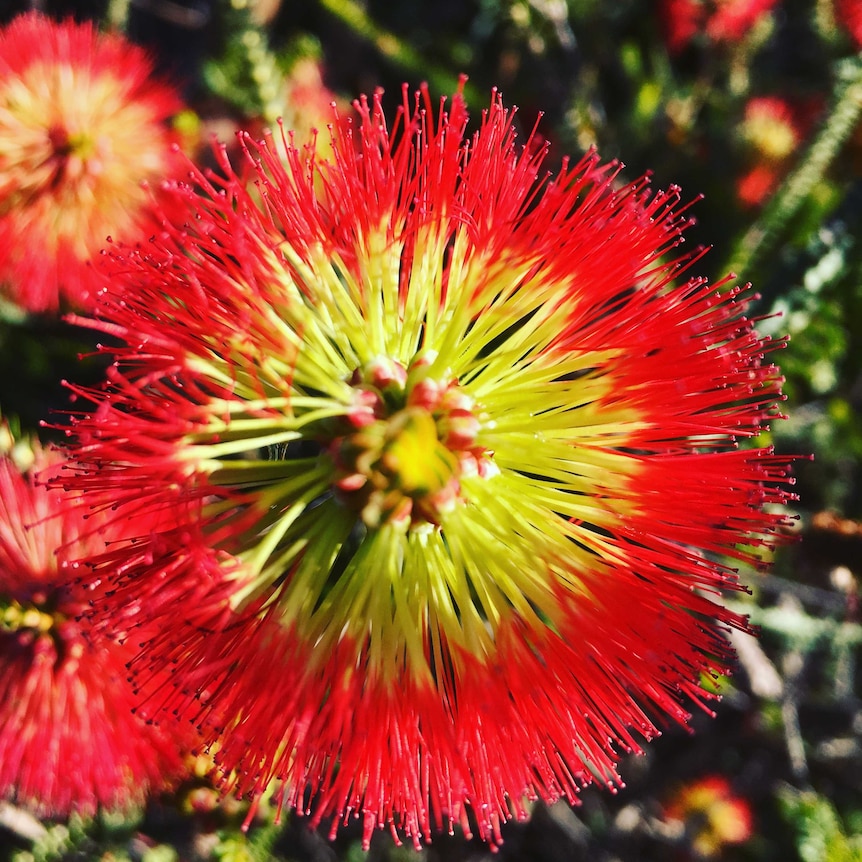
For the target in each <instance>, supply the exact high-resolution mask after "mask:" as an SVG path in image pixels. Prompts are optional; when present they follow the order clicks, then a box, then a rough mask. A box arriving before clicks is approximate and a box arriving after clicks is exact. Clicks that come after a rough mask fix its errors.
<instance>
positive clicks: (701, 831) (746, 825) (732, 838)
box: [664, 775, 753, 859]
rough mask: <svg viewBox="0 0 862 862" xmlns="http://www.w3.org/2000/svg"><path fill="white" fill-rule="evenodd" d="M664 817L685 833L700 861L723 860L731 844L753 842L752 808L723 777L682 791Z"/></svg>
mask: <svg viewBox="0 0 862 862" xmlns="http://www.w3.org/2000/svg"><path fill="white" fill-rule="evenodd" d="M664 817H665V819H666V820H668V821H677V822H679V823H681V824H682V825H683V828H684V829H685V832H686V835H687V838H688V843H689V845H690V847H691V849H692V850H694V852H695V853H696V854H697V858H698V859H713V858H715V857H717V856H720V855H721V853H722V851H723V850H724V848H725V847H726V846H727V845H728V844H741V843H743V842H744V841H747V840H748V839H749V838H751V835H752V832H753V817H752V812H751V805H750V804H749V802H748V801H747V800H746V799H744V798H743V797H742V796H739V795H738V794H736V793H735V792H734V790H733V788H732V787H731V785H730V782H729V781H728V780H727V779H726V778H724V777H723V776H721V775H709V776H707V777H705V778H700V779H698V780H697V781H693V782H691V783H690V784H687V785H685V786H684V787H682V788H680V789H679V791H678V792H677V793H676V794H675V795H674V797H673V798H672V799H671V800H670V802H668V804H667V805H666V806H665V811H664Z"/></svg>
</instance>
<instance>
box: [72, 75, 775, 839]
mask: <svg viewBox="0 0 862 862" xmlns="http://www.w3.org/2000/svg"><path fill="white" fill-rule="evenodd" d="M357 108H358V113H359V116H358V120H357V118H354V117H344V118H341V119H340V120H339V121H338V122H337V123H335V125H334V137H333V141H332V145H331V146H332V150H331V152H332V153H333V156H332V159H331V160H321V159H319V158H317V157H316V156H315V155H314V153H313V151H309V150H308V149H303V150H297V149H294V148H293V147H291V146H290V145H289V144H286V143H285V142H284V140H282V139H278V140H276V139H274V138H273V137H272V136H267V137H266V138H265V139H264V140H262V141H260V142H256V141H253V140H252V139H250V138H249V137H248V136H246V138H245V141H244V143H245V148H246V157H247V159H248V163H249V164H250V165H251V166H252V167H253V168H254V171H255V175H256V188H255V189H254V190H253V192H252V191H250V190H249V189H248V188H247V187H246V186H245V185H244V184H243V182H242V181H241V180H240V179H239V178H238V176H237V174H236V173H234V170H233V168H232V167H231V165H230V164H228V163H227V160H226V159H225V160H223V161H222V168H223V174H224V176H225V177H226V179H224V180H223V181H219V182H220V184H219V185H218V186H216V185H212V184H211V182H212V183H215V182H216V181H215V180H212V181H208V180H207V179H206V178H205V177H204V176H202V175H199V176H198V177H197V185H198V187H199V188H201V189H203V193H201V192H199V191H196V190H195V189H192V188H187V187H184V186H181V185H176V186H175V188H174V197H175V201H174V204H175V205H177V206H181V205H182V206H185V207H186V210H187V216H186V218H185V219H183V220H182V224H183V225H184V226H183V227H182V228H179V227H177V225H179V224H180V223H181V222H180V221H177V220H174V221H172V222H168V221H166V223H165V228H164V230H163V231H162V232H161V233H160V234H159V235H157V236H156V237H155V239H154V241H153V242H151V243H148V244H147V245H146V246H145V247H142V248H116V247H115V248H114V249H113V251H112V252H111V254H110V255H109V257H108V258H107V260H106V266H107V277H109V278H111V279H112V281H114V282H115V283H116V284H118V285H119V288H120V291H121V294H120V293H119V292H111V293H106V294H105V295H104V296H103V297H101V300H100V303H99V306H98V309H97V312H96V315H95V317H94V318H92V319H80V320H79V322H80V323H82V324H84V325H89V326H92V327H94V328H96V329H101V330H104V331H105V332H109V333H110V334H111V336H112V338H113V339H114V340H115V343H116V341H117V340H118V341H119V343H120V346H118V347H112V348H105V349H106V350H107V351H108V352H109V353H111V354H113V356H114V358H115V361H114V363H113V366H112V368H111V373H110V375H109V381H108V382H107V383H106V386H105V388H104V389H102V390H96V391H88V390H83V389H81V390H78V394H79V395H80V396H81V397H82V398H88V399H91V400H92V401H93V402H95V407H94V410H93V412H92V413H91V414H90V415H86V414H83V415H80V416H78V417H77V418H76V420H75V423H76V429H75V435H76V443H75V445H74V447H73V449H74V452H75V458H76V461H78V462H79V466H77V467H76V468H75V469H74V470H73V471H72V472H71V473H70V474H69V475H68V476H67V477H65V478H64V480H63V482H64V484H65V485H66V486H67V487H69V488H74V489H77V490H79V491H86V493H87V494H88V499H90V500H91V501H92V504H93V505H95V506H97V507H101V506H103V505H104V506H113V507H115V508H116V509H117V512H118V516H119V515H123V516H125V517H133V516H135V515H136V514H141V515H143V514H146V513H148V512H161V513H169V514H168V517H169V518H170V519H171V520H172V522H173V524H174V526H173V527H172V528H170V529H164V530H161V531H158V532H153V533H152V534H150V535H148V536H142V537H141V539H140V541H138V542H136V543H135V544H134V545H128V546H124V547H122V548H118V549H116V551H111V552H110V553H106V554H105V555H104V557H103V558H102V560H101V562H99V563H97V564H96V565H95V566H94V569H93V573H92V579H93V582H94V598H95V601H96V603H97V605H101V606H102V608H103V609H104V610H105V611H106V612H108V613H109V614H111V615H120V617H121V618H123V619H128V621H129V624H132V623H134V621H135V619H136V618H137V617H140V618H141V619H142V620H144V621H152V620H154V619H162V620H164V623H163V624H162V626H161V631H160V633H159V634H158V635H156V636H154V637H152V638H150V639H149V640H148V642H147V644H146V647H145V648H144V649H143V650H142V652H141V654H140V657H139V659H138V660H137V662H136V665H135V667H136V672H137V673H138V674H139V676H140V679H141V680H142V684H144V685H146V684H147V683H146V680H147V676H148V674H149V673H150V672H152V671H153V670H154V669H157V668H160V667H161V666H163V665H164V664H165V663H169V664H170V666H171V667H173V668H174V669H175V674H176V689H175V692H174V694H173V695H172V696H171V695H170V693H169V692H166V691H164V690H162V691H161V692H160V697H162V698H163V699H166V700H168V701H172V705H173V706H175V707H176V708H178V709H180V710H184V711H186V713H187V714H190V715H191V716H192V717H193V718H194V719H195V720H196V721H200V722H202V723H203V724H204V725H205V726H209V728H210V733H212V734H213V736H215V735H218V736H219V738H220V742H219V749H218V753H217V759H218V761H219V762H220V764H221V765H222V766H223V767H224V769H225V771H226V772H230V771H231V770H234V769H236V770H237V773H236V780H235V787H236V789H237V790H238V791H240V792H243V793H246V792H248V793H251V794H256V793H260V792H261V791H262V790H263V789H264V788H265V787H266V786H267V784H268V783H269V781H270V780H271V779H272V778H278V779H281V780H282V781H283V786H282V790H281V791H280V798H281V802H282V804H285V805H287V806H291V807H295V808H297V809H298V810H299V811H307V810H310V811H312V812H313V819H314V820H315V821H319V820H320V818H322V817H324V816H327V815H331V814H334V815H335V816H336V824H337V821H338V820H339V819H341V818H347V817H349V816H359V817H361V818H362V819H363V821H364V824H365V838H366V841H367V840H368V839H369V838H370V835H371V833H372V831H373V830H374V829H375V828H377V827H385V826H387V825H388V826H390V827H392V828H393V829H394V830H397V829H399V828H400V829H403V830H405V831H406V832H407V834H408V835H409V836H411V837H412V838H413V839H414V840H415V841H419V840H420V838H421V837H423V836H427V835H429V833H430V832H431V830H432V829H434V828H440V827H442V828H451V826H452V824H453V823H457V822H459V821H460V822H461V823H463V825H464V827H465V828H466V829H469V828H470V817H469V814H468V811H469V810H472V812H473V815H474V817H475V823H476V824H477V826H478V831H479V833H480V834H481V835H482V836H483V837H484V838H485V839H487V840H490V841H496V840H499V837H500V836H499V826H500V823H501V821H503V820H505V819H507V818H508V817H511V816H513V815H514V816H518V817H522V816H525V815H526V802H525V800H529V799H535V798H539V797H540V798H543V799H546V800H553V799H557V798H560V797H565V798H567V799H570V800H573V799H574V798H575V796H576V794H577V792H578V790H579V788H580V787H581V786H583V785H584V784H586V783H588V782H590V781H592V780H598V781H600V782H601V783H604V784H608V785H613V784H615V783H618V782H619V777H618V775H617V772H616V762H617V758H618V753H619V752H620V751H621V750H622V751H637V750H639V749H640V746H641V742H640V741H639V740H643V739H644V738H646V739H649V738H650V737H652V736H653V735H654V734H655V733H656V732H657V727H658V725H659V724H660V723H661V722H662V721H664V720H666V719H668V718H670V719H671V720H675V721H677V722H680V723H686V722H687V720H688V718H689V714H688V709H689V701H690V699H693V700H694V701H696V702H702V701H703V700H705V699H706V698H708V697H709V695H708V694H707V693H705V692H704V691H703V690H702V689H701V687H700V684H699V680H700V679H701V674H704V673H705V674H721V673H724V672H725V671H726V670H727V668H728V664H729V662H730V660H731V654H730V649H729V647H728V645H727V642H726V640H725V637H724V631H725V629H726V628H727V626H737V627H745V622H744V620H743V619H741V618H740V617H738V616H736V615H734V614H733V613H731V612H729V611H728V610H727V609H726V608H724V607H723V606H722V605H721V604H720V603H716V602H715V601H714V600H713V598H711V597H710V595H712V596H715V595H716V594H717V593H719V592H720V591H722V590H724V589H726V588H728V589H739V588H740V587H739V585H738V583H737V580H736V577H735V574H734V571H733V569H732V568H731V567H730V565H729V563H728V560H729V559H733V558H735V559H739V560H743V561H749V560H751V559H752V558H753V556H754V554H753V553H752V550H753V549H757V548H758V546H763V545H769V544H771V543H772V542H773V541H774V538H775V532H776V531H777V530H778V529H779V528H780V526H781V525H782V523H783V516H782V515H780V514H777V513H775V512H773V511H772V508H771V506H772V504H774V503H781V502H782V501H784V500H785V499H787V496H788V494H787V492H786V491H785V490H784V489H783V484H784V483H785V482H786V471H787V459H785V458H782V457H778V456H775V455H773V454H772V453H771V452H770V451H768V450H765V449H758V448H754V447H750V446H746V447H739V446H738V441H739V440H745V439H747V438H751V437H754V436H756V435H757V434H758V433H759V432H760V430H761V429H762V428H763V427H764V425H765V424H766V423H768V422H769V421H770V419H771V418H773V417H775V416H777V415H778V413H777V409H776V403H777V402H778V400H779V399H780V397H781V395H780V384H781V378H780V376H779V372H778V370H777V369H776V367H775V366H773V365H770V364H769V363H768V362H765V361H764V355H765V354H766V353H767V352H768V351H769V350H770V349H771V348H772V347H773V346H774V345H772V344H770V342H769V341H768V340H767V339H764V338H761V337H760V336H759V335H758V334H757V333H756V332H755V330H754V328H753V325H752V322H751V321H750V320H749V319H748V318H747V317H746V308H747V300H746V299H745V298H744V297H743V296H742V292H741V291H740V290H738V289H735V288H733V289H731V288H728V287H725V289H724V290H723V291H720V290H718V289H717V288H716V287H714V286H713V287H710V286H709V285H708V284H707V283H706V281H705V280H704V279H702V278H696V277H695V278H686V277H681V276H682V273H683V272H684V271H685V270H686V269H687V268H688V267H689V266H690V265H691V264H692V263H693V262H694V261H696V260H698V259H699V257H700V255H701V251H700V250H696V251H694V252H692V253H689V254H688V255H684V256H679V254H678V253H677V252H676V251H675V250H676V249H677V247H678V245H679V243H680V242H681V235H682V233H683V231H684V230H685V228H686V227H687V225H688V224H689V220H688V217H687V214H686V207H680V206H679V190H678V189H677V188H671V189H670V190H668V191H667V192H656V193H653V192H652V191H651V190H650V188H649V184H648V181H647V180H646V179H641V180H639V181H637V182H634V183H628V184H623V183H622V182H621V180H620V177H619V167H618V166H617V165H614V164H607V165H602V164H601V163H600V161H599V159H598V157H597V156H596V155H595V154H593V153H590V154H588V155H587V156H586V157H584V158H583V159H582V160H581V161H579V162H577V163H576V164H569V163H564V164H563V166H562V168H561V169H560V170H559V171H558V172H557V174H556V175H555V176H553V177H550V176H548V175H546V174H545V172H544V169H543V168H542V162H543V157H544V156H543V151H542V148H541V147H540V146H537V145H536V141H535V140H532V139H531V140H530V141H527V143H526V145H525V146H524V147H523V148H519V147H518V146H517V144H516V136H515V131H514V126H513V114H512V112H510V111H508V110H507V109H505V108H504V107H503V105H502V103H501V100H500V99H499V97H498V96H494V98H493V99H492V101H491V104H490V106H489V108H488V109H487V111H486V112H485V113H484V114H483V119H482V122H481V127H480V128H479V130H478V131H477V132H476V133H475V134H473V135H472V136H469V137H468V136H466V131H465V130H466V125H467V114H466V110H465V106H464V104H463V101H462V98H461V96H460V94H456V95H455V97H454V99H453V102H452V105H451V109H450V110H449V111H448V112H444V111H443V110H442V109H441V111H440V113H439V114H438V115H436V116H435V112H434V109H433V106H432V105H431V104H430V100H429V98H428V95H427V92H425V93H424V95H422V94H419V95H417V97H416V101H415V103H411V101H410V98H409V96H408V94H407V91H406V89H405V93H404V104H403V106H402V109H401V111H400V112H399V114H398V119H397V122H396V124H395V127H394V128H393V129H392V130H391V131H390V130H389V128H388V127H387V123H386V119H385V116H384V113H383V111H382V108H381V105H380V100H379V97H375V99H374V100H373V101H372V102H370V103H369V102H367V101H366V100H362V101H360V102H359V103H358V104H357ZM240 173H244V172H240ZM120 296H121V297H122V298H120ZM222 730H223V731H224V732H223V733H222Z"/></svg>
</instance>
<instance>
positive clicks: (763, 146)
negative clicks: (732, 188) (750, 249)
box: [736, 96, 816, 207]
mask: <svg viewBox="0 0 862 862" xmlns="http://www.w3.org/2000/svg"><path fill="white" fill-rule="evenodd" d="M815 114H816V109H815V106H814V105H794V104H792V103H791V102H790V101H789V100H787V99H784V98H781V97H779V96H758V97H755V98H753V99H750V100H749V101H748V103H747V104H746V106H745V114H744V117H743V120H742V123H741V125H740V127H739V137H740V139H741V143H742V145H743V147H744V150H745V154H746V157H747V161H748V162H749V165H750V166H749V167H748V168H747V169H746V170H745V172H744V173H743V174H742V176H741V177H740V178H739V179H738V180H737V183H736V193H737V197H738V198H739V200H740V202H741V203H742V204H743V205H744V206H747V207H756V206H760V205H761V204H762V203H764V201H765V200H766V199H767V198H768V197H769V195H770V194H772V192H773V191H775V189H776V188H777V187H778V185H779V183H780V182H781V180H782V178H783V177H784V176H785V174H786V173H787V171H788V170H789V168H790V165H791V163H792V161H793V157H794V155H795V154H796V153H797V152H798V151H799V148H800V146H801V145H802V142H803V140H804V138H805V135H806V133H807V131H808V128H809V127H810V126H811V124H812V120H813V117H814V115H815Z"/></svg>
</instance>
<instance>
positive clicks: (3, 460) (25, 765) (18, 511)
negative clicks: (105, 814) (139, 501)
mask: <svg viewBox="0 0 862 862" xmlns="http://www.w3.org/2000/svg"><path fill="white" fill-rule="evenodd" d="M4 435H7V436H8V432H6V431H5V429H4ZM16 454H17V456H18V459H16V458H15V457H13V455H11V454H4V455H2V456H0V796H3V797H7V798H8V797H12V798H15V799H16V800H18V801H19V802H20V803H22V804H25V805H27V806H28V807H30V808H32V809H33V810H34V811H36V812H37V813H39V814H41V815H46V816H64V815H67V814H69V813H70V812H72V811H77V812H79V813H81V814H84V815H90V814H93V813H94V812H95V811H96V809H97V808H117V807H120V808H122V807H127V806H129V805H131V804H133V803H140V802H141V801H143V799H144V798H145V795H146V793H147V792H148V791H149V790H151V789H161V788H163V787H165V786H166V785H167V784H168V783H169V782H170V781H171V780H172V779H175V778H176V777H177V776H178V775H179V774H180V773H181V771H182V755H181V749H180V742H181V741H182V740H185V741H189V738H190V734H189V733H187V732H185V731H183V732H182V733H180V732H174V730H173V728H174V727H175V722H173V721H171V720H170V716H167V717H166V724H168V725H170V729H163V728H160V727H158V726H155V725H153V724H151V723H148V722H147V721H146V720H145V719H144V718H143V717H142V716H139V715H135V714H133V710H134V709H135V707H136V706H137V705H139V704H138V699H137V698H136V697H135V695H134V694H133V691H132V686H131V684H130V683H129V682H128V680H127V677H128V670H127V668H126V662H127V661H128V660H129V659H130V657H131V656H132V655H133V651H132V649H131V647H130V646H123V645H121V644H119V643H117V642H115V641H114V640H109V639H107V638H106V637H104V636H103V635H102V634H100V633H98V632H96V631H95V630H92V629H90V627H88V626H87V625H86V623H84V622H81V621H80V620H79V617H80V616H81V615H82V614H83V613H84V611H85V610H86V609H87V608H88V602H89V595H88V594H87V592H86V590H85V588H83V587H81V586H80V585H79V584H78V583H77V582H76V575H77V570H76V566H77V563H76V564H75V565H72V563H71V562H70V561H71V560H72V559H75V560H81V559H86V558H87V556H88V555H89V554H92V553H96V552H102V551H104V548H105V547H106V546H107V545H108V544H109V543H110V542H112V541H114V540H118V539H120V538H121V534H120V529H121V527H122V526H123V525H122V521H120V520H117V519H115V518H114V519H111V522H110V523H107V522H106V520H105V518H104V517H101V516H99V515H98V514H93V513H91V512H90V510H89V509H88V508H87V507H86V506H85V505H84V504H83V503H82V501H81V500H80V498H79V497H78V496H77V495H75V494H68V493H66V492H64V491H63V490H49V489H47V488H46V487H44V486H42V485H40V484H39V480H40V479H43V478H45V477H46V474H47V473H53V472H54V471H56V469H57V468H58V466H59V465H60V464H61V463H62V462H63V456H62V454H61V453H60V451H59V450H56V449H51V448H49V449H41V448H39V447H38V446H36V447H35V448H34V449H29V448H28V447H23V446H22V445H21V444H19V445H18V447H17V449H16ZM22 454H26V455H27V462H28V463H25V464H21V465H20V466H19V463H16V460H17V461H20V457H21V456H22ZM30 462H32V463H30ZM37 474H40V476H39V479H37V478H36V475H37ZM137 526H138V527H140V524H138V525H137Z"/></svg>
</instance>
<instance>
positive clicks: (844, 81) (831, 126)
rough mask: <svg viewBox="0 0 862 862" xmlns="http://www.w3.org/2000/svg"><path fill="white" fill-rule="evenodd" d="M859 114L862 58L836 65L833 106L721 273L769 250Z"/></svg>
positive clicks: (743, 268) (743, 267) (748, 265)
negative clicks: (796, 165) (799, 159)
mask: <svg viewBox="0 0 862 862" xmlns="http://www.w3.org/2000/svg"><path fill="white" fill-rule="evenodd" d="M860 113H862V58H859V57H856V58H854V59H852V60H849V61H846V62H845V63H843V64H842V66H841V67H839V70H838V75H837V83H836V87H835V100H834V108H833V109H832V112H831V113H830V115H829V118H828V119H827V121H826V123H825V125H824V126H823V128H822V129H821V130H820V133H819V134H818V135H817V137H816V138H815V139H814V141H813V142H812V144H811V146H810V147H809V149H808V152H807V153H806V154H805V157H804V158H803V160H802V162H801V164H799V166H798V167H797V168H796V169H795V170H794V171H793V172H792V173H791V174H790V176H789V177H788V178H787V179H786V180H785V181H784V184H783V185H782V187H781V189H780V190H779V191H778V193H777V194H776V195H775V196H774V197H773V198H772V200H771V202H770V203H769V204H768V205H767V207H766V208H765V209H764V211H763V213H762V215H761V216H760V218H759V219H758V220H757V222H755V223H754V224H753V225H752V226H751V227H750V228H749V229H748V231H747V232H746V233H745V235H744V236H743V237H742V239H741V240H740V241H739V243H737V246H736V248H735V249H734V251H733V253H732V254H731V256H730V260H729V261H728V263H727V265H726V266H725V267H724V268H723V270H722V272H734V273H745V272H748V271H751V270H752V268H753V266H754V264H755V263H756V262H757V261H758V260H759V259H760V258H762V257H763V256H764V255H766V254H767V253H768V252H769V251H771V250H772V248H773V247H774V245H775V244H776V242H777V241H778V240H779V239H780V236H781V233H782V231H783V230H784V228H785V227H786V226H787V223H788V222H789V221H790V219H792V218H793V217H794V216H795V215H796V214H797V213H798V212H799V209H800V207H801V206H802V204H803V203H804V202H805V200H806V198H807V197H808V195H809V194H810V193H811V190H812V189H813V188H814V186H815V185H816V184H817V183H818V182H819V181H820V180H821V178H822V177H823V175H824V174H825V173H826V171H827V169H828V168H829V165H830V164H831V163H832V161H833V160H834V158H835V156H836V155H837V154H838V151H839V150H840V148H841V146H842V145H843V144H844V142H845V141H846V140H847V139H848V138H849V137H850V135H851V133H852V132H853V129H854V128H855V127H856V123H857V122H858V120H859V116H860Z"/></svg>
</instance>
